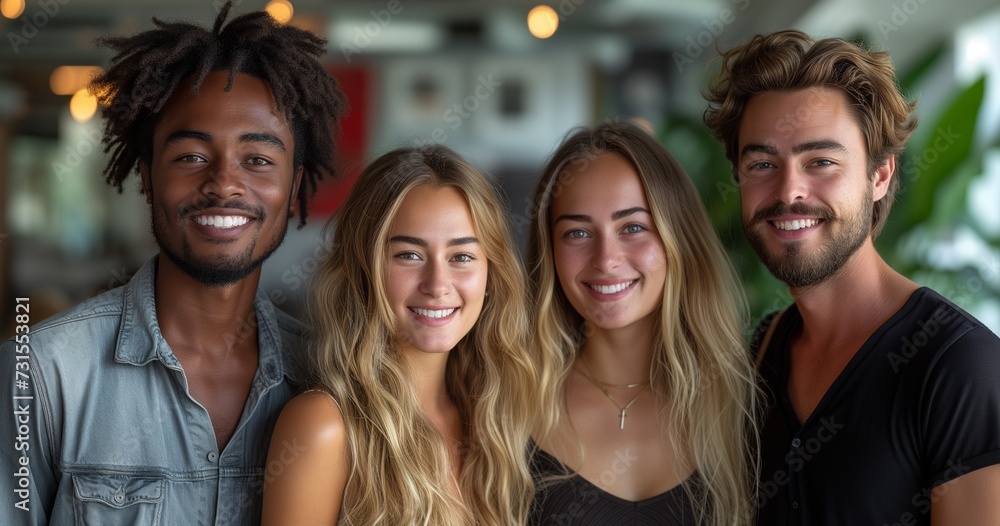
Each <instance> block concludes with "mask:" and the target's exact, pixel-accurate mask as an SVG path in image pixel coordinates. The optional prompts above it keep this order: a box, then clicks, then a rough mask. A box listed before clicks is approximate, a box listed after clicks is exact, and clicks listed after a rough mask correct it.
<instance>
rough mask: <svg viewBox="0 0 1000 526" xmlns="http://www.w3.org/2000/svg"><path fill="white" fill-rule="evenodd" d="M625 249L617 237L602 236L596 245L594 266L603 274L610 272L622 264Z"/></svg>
mask: <svg viewBox="0 0 1000 526" xmlns="http://www.w3.org/2000/svg"><path fill="white" fill-rule="evenodd" d="M623 256H624V248H623V247H622V246H621V243H620V242H619V241H618V239H617V238H616V237H615V236H607V235H602V236H599V237H598V238H597V242H596V243H595V244H594V254H593V265H594V268H595V269H597V270H600V271H601V272H609V271H612V270H614V269H615V268H617V267H618V266H619V265H621V264H622V259H623Z"/></svg>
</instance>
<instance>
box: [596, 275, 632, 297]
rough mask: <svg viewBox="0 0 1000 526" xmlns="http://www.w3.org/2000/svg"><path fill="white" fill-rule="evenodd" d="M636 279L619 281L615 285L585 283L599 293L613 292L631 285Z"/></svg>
mask: <svg viewBox="0 0 1000 526" xmlns="http://www.w3.org/2000/svg"><path fill="white" fill-rule="evenodd" d="M636 281H638V280H635V279H633V280H632V281H626V282H625V283H619V284H617V285H591V284H590V283H588V284H587V286H588V287H590V288H592V289H594V290H596V291H597V292H600V293H601V294H614V293H616V292H621V291H623V290H625V289H627V288H629V287H631V286H632V284H633V283H635V282H636Z"/></svg>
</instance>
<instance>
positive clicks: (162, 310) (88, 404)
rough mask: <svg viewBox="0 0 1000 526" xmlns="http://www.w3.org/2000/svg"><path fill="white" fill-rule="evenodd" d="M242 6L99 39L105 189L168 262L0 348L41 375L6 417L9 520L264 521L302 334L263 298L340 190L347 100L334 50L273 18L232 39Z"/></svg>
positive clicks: (239, 27)
mask: <svg viewBox="0 0 1000 526" xmlns="http://www.w3.org/2000/svg"><path fill="white" fill-rule="evenodd" d="M231 7H232V5H231V2H230V3H227V4H226V5H225V6H223V7H222V9H221V11H220V13H219V15H218V18H217V19H216V21H215V24H214V27H213V28H212V29H210V30H209V29H204V28H201V27H198V26H196V25H192V24H187V23H177V22H169V23H168V22H161V21H159V20H156V19H154V23H155V24H156V27H155V28H154V29H151V30H148V31H144V32H141V33H139V34H137V35H134V36H131V37H117V38H108V39H104V40H103V43H104V44H105V45H108V46H109V47H111V48H112V49H114V50H115V51H116V52H117V55H116V56H115V57H114V58H113V59H112V62H111V66H110V68H109V69H108V70H107V72H105V73H104V74H102V75H101V76H99V77H98V78H96V79H95V80H94V82H93V84H92V86H91V90H92V91H93V92H94V93H97V94H99V97H100V99H101V102H102V105H103V116H104V118H105V119H106V128H105V133H104V141H105V144H106V151H108V152H110V153H111V161H110V163H109V166H108V168H107V171H106V174H107V179H108V182H109V183H111V184H113V185H115V186H116V187H117V188H118V189H119V191H120V190H121V188H122V183H123V181H124V180H125V178H126V177H127V176H129V174H131V173H132V172H138V174H139V177H140V178H141V182H142V192H143V193H144V195H145V196H146V202H147V203H148V204H149V205H150V216H151V224H152V231H153V235H154V237H155V238H156V241H157V244H158V245H159V247H160V253H159V254H158V255H157V256H155V257H153V258H152V259H151V260H150V261H149V262H147V263H146V264H145V265H144V266H143V267H142V268H141V269H140V270H139V271H138V272H137V273H136V275H135V276H134V277H133V278H132V279H131V280H130V282H129V283H128V284H126V285H125V286H124V287H119V288H116V289H114V290H111V291H108V292H106V293H104V294H101V295H99V296H97V297H95V298H92V299H90V300H88V301H86V302H84V303H83V304H81V305H79V306H77V307H75V308H73V309H70V310H68V311H65V312H63V313H61V314H59V315H57V316H56V317H53V318H50V319H49V320H46V321H43V322H42V323H40V324H38V325H36V326H34V327H32V328H31V331H30V339H29V340H28V342H29V343H27V344H24V345H21V344H20V342H16V341H14V340H11V341H8V342H6V343H5V344H4V345H3V348H2V350H0V369H2V370H4V371H8V370H10V371H13V370H14V369H15V367H17V368H19V369H20V368H21V366H19V365H18V364H20V363H26V364H28V366H27V367H25V369H27V371H28V374H29V377H30V383H16V382H14V381H13V375H4V377H3V380H2V381H3V382H4V383H5V385H3V386H0V399H2V403H3V405H4V406H5V407H13V408H14V409H15V411H20V413H21V414H23V415H26V417H25V419H24V421H23V422H19V421H17V420H16V419H11V418H4V419H2V420H0V438H2V441H3V442H5V443H11V444H13V443H15V442H17V441H19V440H20V441H21V442H22V443H23V444H24V447H23V448H22V449H19V450H18V452H19V454H18V455H8V454H5V455H3V456H2V460H0V466H2V469H0V471H3V472H4V473H8V474H10V473H16V472H18V470H22V471H23V473H24V474H25V478H24V479H23V480H25V484H23V487H21V486H15V487H14V488H8V484H10V482H11V481H12V480H14V479H12V477H11V476H5V477H3V481H4V482H3V483H0V487H2V488H3V493H4V494H7V495H10V494H12V493H13V494H14V496H15V497H16V502H17V505H16V506H7V507H4V508H3V509H2V510H0V523H3V524H47V523H51V524H177V525H180V524H183V525H202V524H204V525H229V524H232V525H245V524H255V523H258V522H259V521H260V501H261V489H262V487H263V481H264V477H265V474H266V467H265V461H266V455H267V452H268V447H269V439H270V436H271V431H272V428H273V426H274V422H275V420H276V419H277V417H278V413H279V411H280V410H281V408H282V407H283V406H284V404H285V402H286V401H288V400H289V399H290V398H291V397H292V396H293V395H294V394H295V389H296V387H295V386H294V384H293V382H292V380H293V379H294V377H295V375H294V368H293V362H294V361H295V360H294V356H295V355H296V353H297V352H298V351H299V349H300V348H301V347H302V345H303V327H302V326H301V325H300V324H299V323H298V322H296V321H295V320H293V319H291V318H289V317H288V316H286V315H284V314H283V313H281V312H280V311H279V310H277V309H276V308H275V307H274V305H273V304H272V303H271V301H270V299H269V298H268V297H267V295H266V294H265V293H264V291H262V290H261V289H260V288H259V278H260V266H261V264H262V263H263V261H264V260H266V259H267V257H268V256H269V255H270V254H271V253H273V252H274V250H276V249H277V248H278V246H279V245H280V244H281V242H282V240H283V238H284V236H285V233H286V231H287V228H288V220H289V218H291V217H293V216H294V215H295V214H296V213H298V215H299V217H300V221H302V222H304V221H305V217H306V204H307V200H308V198H309V196H310V195H311V193H312V192H313V191H315V188H316V181H317V180H318V179H320V178H321V177H323V176H332V175H333V154H334V143H333V139H332V134H333V131H334V128H335V127H336V126H337V123H338V119H339V117H340V115H341V114H342V113H343V111H344V107H345V101H344V97H343V94H342V93H341V92H340V91H339V89H338V88H337V85H336V82H335V81H334V80H333V79H332V78H331V77H330V75H329V74H328V73H327V71H326V70H325V69H324V68H323V66H322V65H321V64H320V63H319V61H318V60H317V59H318V58H319V57H321V56H322V55H323V54H324V52H325V41H324V40H323V39H321V38H318V37H316V36H315V35H313V34H312V33H309V32H307V31H304V30H301V29H297V28H295V27H292V26H283V25H280V24H278V23H277V22H275V21H274V20H273V19H272V18H270V16H269V15H268V14H267V13H265V12H263V11H258V12H253V13H248V14H245V15H242V16H239V17H236V18H234V19H233V20H231V21H230V22H228V24H227V23H226V18H227V16H228V14H229V11H230V8H231ZM22 426H23V427H22ZM19 436H21V437H23V438H22V439H19V438H18V437H19ZM286 447H287V448H288V450H289V454H288V455H287V458H289V459H294V455H295V453H296V452H297V451H296V445H295V444H294V443H290V444H287V445H286ZM22 453H23V454H22ZM282 458H285V457H282ZM19 482H20V481H16V480H15V484H18V483H19ZM17 490H20V492H18V491H17Z"/></svg>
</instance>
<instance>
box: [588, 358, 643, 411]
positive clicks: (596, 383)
mask: <svg viewBox="0 0 1000 526" xmlns="http://www.w3.org/2000/svg"><path fill="white" fill-rule="evenodd" d="M580 363H581V364H583V368H584V369H585V370H586V372H584V371H580V372H581V373H583V375H582V376H583V377H584V378H586V379H587V381H588V382H590V383H592V384H594V387H596V388H598V389H600V390H601V392H602V393H604V396H606V397H608V400H611V403H612V404H614V406H615V407H617V408H618V410H619V411H620V413H619V414H618V416H619V424H618V429H625V416H626V414H625V413H626V412H627V411H628V408H630V407H632V404H634V403H635V401H636V400H638V399H639V397H640V396H642V393H643V392H644V391H645V390H646V388H647V387H649V380H646V381H645V382H639V383H637V384H625V385H622V386H616V385H614V384H606V383H604V382H602V381H600V380H598V379H597V378H596V377H595V376H594V373H593V372H591V371H590V367H588V366H587V362H586V361H585V360H584V359H583V358H582V357H581V358H580ZM606 385H607V386H611V387H621V388H624V389H632V388H635V387H639V386H640V385H641V386H642V389H639V392H638V393H636V394H635V396H634V397H633V398H632V399H631V400H629V402H628V403H627V404H625V405H624V406H620V405H618V401H617V400H615V397H613V396H611V392H610V391H608V388H607V387H605V386H606Z"/></svg>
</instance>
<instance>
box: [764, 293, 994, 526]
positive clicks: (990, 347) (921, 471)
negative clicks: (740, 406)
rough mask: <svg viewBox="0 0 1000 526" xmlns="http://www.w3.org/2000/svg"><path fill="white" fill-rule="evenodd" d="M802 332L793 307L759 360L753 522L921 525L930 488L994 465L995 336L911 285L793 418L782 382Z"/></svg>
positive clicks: (767, 321) (782, 525)
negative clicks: (760, 403)
mask: <svg viewBox="0 0 1000 526" xmlns="http://www.w3.org/2000/svg"><path fill="white" fill-rule="evenodd" d="M843 308H850V306H848V305H845V306H843ZM772 319H773V316H771V317H769V318H767V319H765V320H764V322H763V323H762V324H761V326H760V327H758V330H757V333H756V336H755V338H754V342H753V344H752V346H751V347H754V348H755V347H757V346H758V345H759V341H760V340H761V335H762V334H763V332H764V331H765V330H766V328H767V326H768V325H769V324H770V321H771V320H772ZM801 330H802V317H801V315H800V314H799V312H798V309H796V307H795V305H792V306H791V307H789V308H788V310H787V311H786V312H785V314H784V315H783V316H782V317H781V318H780V319H779V321H778V326H777V327H776V330H775V331H774V334H773V336H772V339H771V343H770V346H769V348H768V349H766V352H765V354H764V357H763V361H762V362H761V365H760V374H761V377H762V380H763V384H764V395H765V400H764V401H765V404H766V408H765V409H766V414H765V418H764V421H763V425H762V429H761V433H762V434H761V445H762V451H761V457H762V459H761V460H762V464H761V472H760V481H759V482H760V487H759V491H758V499H757V504H758V506H759V510H758V524H760V525H762V526H785V525H796V526H798V525H824V526H827V525H837V524H844V525H862V524H863V525H874V526H881V525H886V526H893V525H907V526H917V525H930V509H931V503H932V499H931V490H932V489H933V488H935V487H937V486H939V485H941V484H945V483H948V482H949V481H952V480H954V479H956V478H958V477H960V476H962V475H965V474H967V473H969V472H971V471H974V470H976V469H979V468H982V467H986V466H990V465H994V464H998V463H1000V339H998V338H997V336H996V335H995V334H993V333H992V332H990V330H989V329H987V328H986V327H984V326H983V325H982V324H981V323H980V322H979V321H978V320H976V319H975V318H973V317H972V316H970V315H969V314H968V313H966V312H965V311H963V310H962V309H960V308H958V307H956V306H955V305H954V304H952V303H951V302H949V301H948V300H946V299H944V298H943V297H941V296H940V295H938V294H937V293H935V292H934V291H932V290H930V289H928V288H921V289H918V290H917V291H915V292H914V293H913V295H912V296H911V297H910V298H909V299H908V300H907V302H906V304H905V305H903V307H902V308H901V309H900V310H899V312H897V313H896V314H894V315H893V316H892V317H891V318H890V319H889V320H888V321H886V322H885V323H884V324H883V325H882V326H881V327H879V328H878V329H877V330H876V331H875V333H874V334H872V335H871V337H870V338H868V341H866V342H865V343H864V345H862V346H861V348H860V349H859V350H858V352H857V354H856V355H855V356H854V357H853V358H852V359H851V361H850V362H849V363H848V364H847V366H846V367H845V368H844V370H843V371H842V372H841V373H840V376H838V377H837V379H836V380H834V382H833V384H832V385H831V386H830V388H829V390H828V391H827V392H826V394H824V396H823V398H822V399H821V400H820V402H819V405H817V406H816V409H815V410H814V411H813V413H812V414H811V415H810V416H809V418H808V420H806V422H804V423H803V424H802V425H800V424H799V420H798V417H797V416H796V414H795V411H794V409H793V408H792V404H791V402H790V401H789V398H788V389H787V387H788V376H789V358H788V357H789V345H790V343H791V341H792V338H793V337H794V336H795V335H797V334H799V333H800V332H801ZM755 352H757V351H756V350H755Z"/></svg>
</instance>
